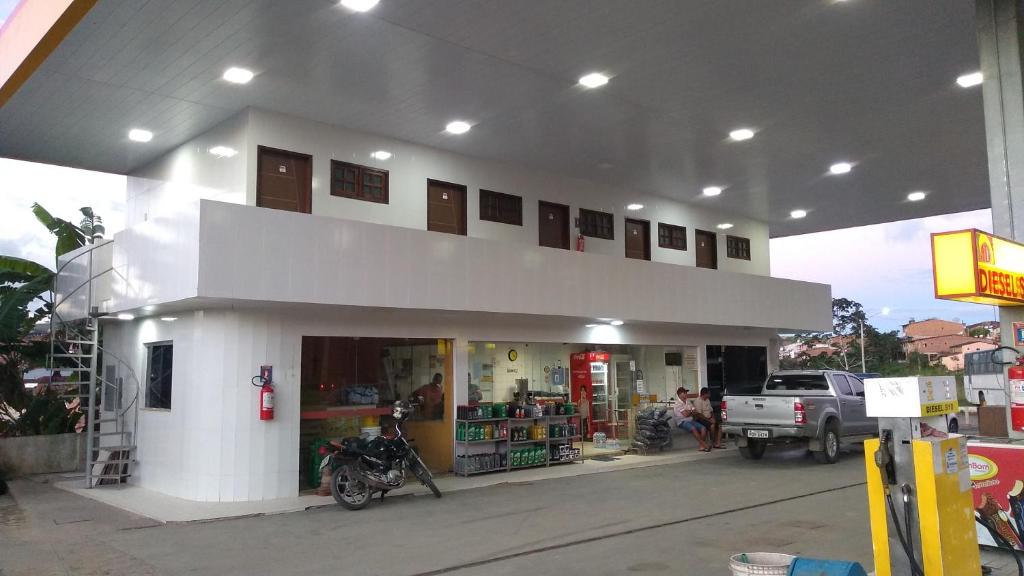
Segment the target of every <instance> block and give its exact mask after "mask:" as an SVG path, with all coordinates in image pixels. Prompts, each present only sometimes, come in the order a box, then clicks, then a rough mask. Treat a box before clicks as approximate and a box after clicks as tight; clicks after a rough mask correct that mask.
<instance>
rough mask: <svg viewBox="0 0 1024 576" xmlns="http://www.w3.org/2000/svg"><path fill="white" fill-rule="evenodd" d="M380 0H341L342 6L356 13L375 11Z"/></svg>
mask: <svg viewBox="0 0 1024 576" xmlns="http://www.w3.org/2000/svg"><path fill="white" fill-rule="evenodd" d="M378 2H380V0H341V5H342V6H344V7H345V8H348V9H349V10H355V11H356V12H368V11H370V10H373V7H374V6H376V5H377V3H378Z"/></svg>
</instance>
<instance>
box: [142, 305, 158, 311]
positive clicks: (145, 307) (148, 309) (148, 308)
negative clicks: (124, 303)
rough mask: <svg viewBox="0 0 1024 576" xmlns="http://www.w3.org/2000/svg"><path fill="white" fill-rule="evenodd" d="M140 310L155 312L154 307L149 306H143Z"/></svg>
mask: <svg viewBox="0 0 1024 576" xmlns="http://www.w3.org/2000/svg"><path fill="white" fill-rule="evenodd" d="M142 309H143V310H145V311H146V312H152V311H153V310H156V306H153V305H152V304H150V305H149V306H143V307H142Z"/></svg>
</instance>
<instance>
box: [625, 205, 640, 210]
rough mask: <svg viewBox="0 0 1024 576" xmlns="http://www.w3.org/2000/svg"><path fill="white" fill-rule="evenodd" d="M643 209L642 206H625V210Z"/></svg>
mask: <svg viewBox="0 0 1024 576" xmlns="http://www.w3.org/2000/svg"><path fill="white" fill-rule="evenodd" d="M643 207H644V205H643V204H630V205H628V206H626V210H642V209H643Z"/></svg>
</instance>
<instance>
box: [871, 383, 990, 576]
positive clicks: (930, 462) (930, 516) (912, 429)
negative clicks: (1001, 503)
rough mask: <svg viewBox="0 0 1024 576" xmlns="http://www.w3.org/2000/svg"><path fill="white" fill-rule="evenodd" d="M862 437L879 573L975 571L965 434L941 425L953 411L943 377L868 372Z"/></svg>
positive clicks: (913, 575) (954, 575)
mask: <svg viewBox="0 0 1024 576" xmlns="http://www.w3.org/2000/svg"><path fill="white" fill-rule="evenodd" d="M864 393H865V406H866V409H867V415H868V416H871V417H875V418H878V438H877V439H872V440H868V441H866V442H865V443H864V460H865V467H866V471H867V484H868V507H869V512H870V517H871V540H872V548H873V549H874V555H875V574H877V576H967V575H974V574H981V560H980V555H979V551H978V545H977V539H976V533H975V524H974V509H973V500H972V496H971V476H970V467H969V465H968V459H967V439H966V437H964V436H960V435H958V434H947V433H946V432H945V429H946V427H945V416H946V415H947V414H955V413H956V412H957V411H958V410H959V406H958V404H957V399H956V398H957V396H956V382H955V381H954V380H953V379H952V378H947V377H909V378H869V379H867V380H865V381H864Z"/></svg>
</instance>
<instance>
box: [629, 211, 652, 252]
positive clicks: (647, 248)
mask: <svg viewBox="0 0 1024 576" xmlns="http://www.w3.org/2000/svg"><path fill="white" fill-rule="evenodd" d="M626 258H636V259H637V260H650V259H651V223H650V222H648V221H646V220H634V219H632V218H626Z"/></svg>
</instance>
